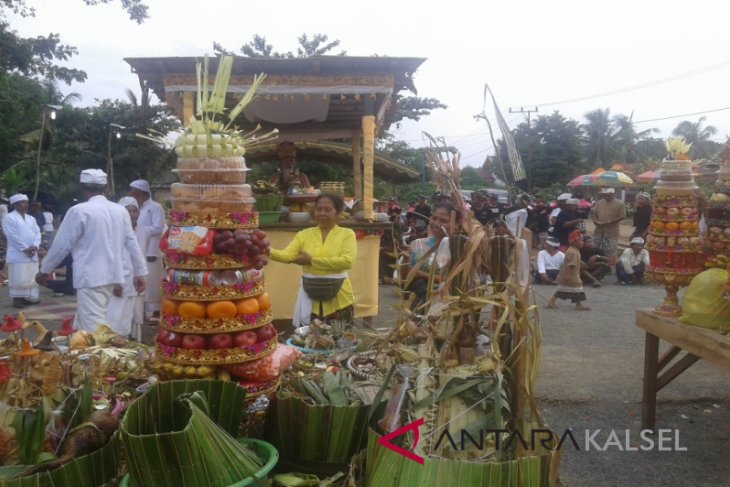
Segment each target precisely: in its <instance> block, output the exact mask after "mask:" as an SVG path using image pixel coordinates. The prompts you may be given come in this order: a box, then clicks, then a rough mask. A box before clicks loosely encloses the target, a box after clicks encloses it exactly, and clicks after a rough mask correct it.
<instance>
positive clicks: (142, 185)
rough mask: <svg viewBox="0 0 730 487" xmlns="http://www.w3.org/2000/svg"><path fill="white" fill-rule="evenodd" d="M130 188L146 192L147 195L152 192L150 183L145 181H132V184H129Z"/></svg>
mask: <svg viewBox="0 0 730 487" xmlns="http://www.w3.org/2000/svg"><path fill="white" fill-rule="evenodd" d="M129 187H130V188H134V189H138V190H140V191H144V192H145V193H149V192H150V183H148V182H147V181H145V180H144V179H137V180H135V181H132V182H131V183H129Z"/></svg>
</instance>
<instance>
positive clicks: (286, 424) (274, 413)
mask: <svg viewBox="0 0 730 487" xmlns="http://www.w3.org/2000/svg"><path fill="white" fill-rule="evenodd" d="M369 411H370V406H369V405H367V406H366V405H362V404H360V405H355V406H331V405H327V406H321V405H317V406H311V405H309V404H307V403H305V402H303V401H301V400H300V399H297V398H294V397H287V398H277V399H276V400H275V401H273V402H272V405H271V409H270V410H269V414H268V426H267V428H268V432H269V434H268V438H269V441H270V442H271V443H272V444H273V445H274V446H275V447H276V448H277V450H279V454H280V455H281V458H282V459H283V460H288V461H298V462H301V461H305V462H319V463H330V464H345V463H349V461H350V458H351V457H352V455H354V454H355V453H357V452H358V451H360V449H362V447H363V446H364V442H365V426H366V423H367V417H368V412H369Z"/></svg>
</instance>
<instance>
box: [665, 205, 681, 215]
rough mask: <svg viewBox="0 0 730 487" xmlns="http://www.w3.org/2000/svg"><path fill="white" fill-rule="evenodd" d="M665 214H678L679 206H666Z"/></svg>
mask: <svg viewBox="0 0 730 487" xmlns="http://www.w3.org/2000/svg"><path fill="white" fill-rule="evenodd" d="M667 215H669V216H677V215H679V208H674V207H672V208H667Z"/></svg>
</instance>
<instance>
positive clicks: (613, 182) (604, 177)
mask: <svg viewBox="0 0 730 487" xmlns="http://www.w3.org/2000/svg"><path fill="white" fill-rule="evenodd" d="M591 182H592V183H593V185H594V186H599V187H605V186H610V187H622V186H630V185H632V184H634V180H633V179H631V178H630V177H628V176H627V175H626V174H624V173H622V172H621V171H604V172H602V173H600V174H597V175H594V176H591Z"/></svg>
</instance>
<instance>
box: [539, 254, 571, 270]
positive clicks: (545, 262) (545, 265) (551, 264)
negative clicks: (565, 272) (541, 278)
mask: <svg viewBox="0 0 730 487" xmlns="http://www.w3.org/2000/svg"><path fill="white" fill-rule="evenodd" d="M564 260H565V254H564V253H563V252H561V251H559V250H558V251H557V252H556V253H555V255H550V252H548V251H547V250H541V251H540V252H538V253H537V272H538V274H545V271H546V270H556V271H559V270H560V268H561V267H563V261H564Z"/></svg>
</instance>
